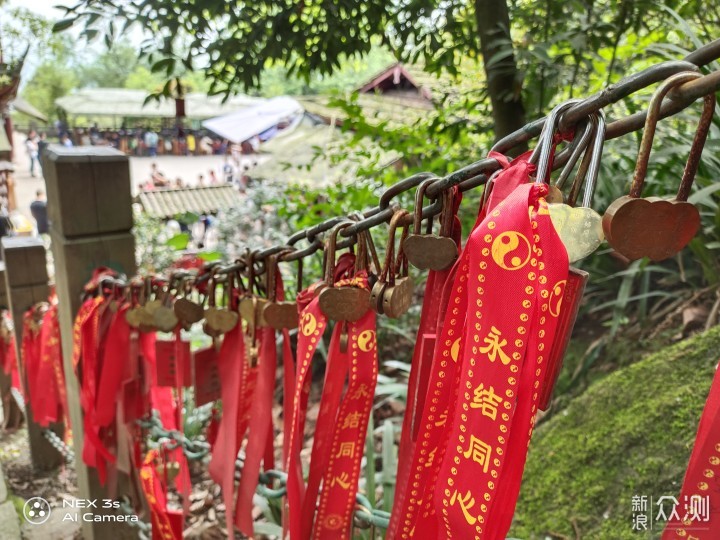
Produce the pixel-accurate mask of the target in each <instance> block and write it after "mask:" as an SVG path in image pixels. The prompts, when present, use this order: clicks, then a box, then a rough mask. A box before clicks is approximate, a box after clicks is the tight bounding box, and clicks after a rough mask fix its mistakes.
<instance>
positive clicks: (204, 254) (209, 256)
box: [198, 251, 222, 262]
mask: <svg viewBox="0 0 720 540" xmlns="http://www.w3.org/2000/svg"><path fill="white" fill-rule="evenodd" d="M198 257H200V258H201V259H202V260H203V261H206V262H213V261H219V260H220V259H222V253H220V252H219V251H201V252H200V253H198Z"/></svg>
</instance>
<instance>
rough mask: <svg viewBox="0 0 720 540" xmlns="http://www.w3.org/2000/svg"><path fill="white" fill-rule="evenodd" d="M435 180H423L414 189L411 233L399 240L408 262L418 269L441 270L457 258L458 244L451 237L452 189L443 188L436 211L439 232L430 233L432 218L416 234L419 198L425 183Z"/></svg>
mask: <svg viewBox="0 0 720 540" xmlns="http://www.w3.org/2000/svg"><path fill="white" fill-rule="evenodd" d="M435 181H437V180H436V179H428V180H425V181H423V182H422V183H421V184H420V185H419V186H418V188H417V191H416V192H415V213H414V215H413V232H412V234H409V235H408V236H407V238H406V239H405V241H404V242H403V245H402V248H403V252H404V253H405V256H406V257H407V259H408V261H410V264H412V265H413V266H414V267H415V268H419V269H420V270H435V271H440V270H445V269H446V268H449V267H450V266H452V264H453V263H454V262H455V260H456V259H457V257H458V246H457V244H456V243H455V241H454V240H453V239H452V238H451V235H452V228H453V219H454V216H453V204H454V200H453V192H452V190H445V191H443V195H442V198H441V199H440V200H439V201H438V202H440V203H441V210H440V231H439V234H432V218H431V219H430V220H428V226H427V228H428V230H427V233H426V234H421V233H420V225H421V222H422V218H423V214H425V212H426V211H427V210H430V209H425V208H423V199H424V197H425V191H426V190H427V188H428V186H430V185H431V184H432V183H433V182H435Z"/></svg>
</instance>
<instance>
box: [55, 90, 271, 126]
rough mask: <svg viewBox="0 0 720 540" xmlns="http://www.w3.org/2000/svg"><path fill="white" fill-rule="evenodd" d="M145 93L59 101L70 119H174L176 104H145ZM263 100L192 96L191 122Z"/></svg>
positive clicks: (188, 99) (87, 93)
mask: <svg viewBox="0 0 720 540" xmlns="http://www.w3.org/2000/svg"><path fill="white" fill-rule="evenodd" d="M147 96H148V93H147V92H146V91H144V90H128V89H124V88H84V89H82V90H78V91H76V92H74V93H72V94H70V95H68V96H63V97H61V98H58V99H56V100H55V104H56V105H57V106H58V107H59V108H60V109H62V110H64V111H65V112H66V113H67V114H68V115H83V116H106V117H107V116H121V117H135V118H174V117H175V100H173V99H161V101H155V100H153V101H150V102H148V103H145V99H146V98H147ZM262 101H263V99H262V98H255V97H250V96H244V95H240V96H234V97H231V98H230V99H228V100H227V102H225V103H223V102H222V96H207V95H205V94H198V93H190V94H187V95H186V96H185V114H186V116H187V118H190V119H198V120H203V119H206V118H212V117H214V116H220V115H223V114H227V113H230V112H234V111H238V110H241V109H244V108H246V107H251V106H253V105H257V104H258V103H260V102H262Z"/></svg>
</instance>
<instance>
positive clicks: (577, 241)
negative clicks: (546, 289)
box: [531, 100, 605, 263]
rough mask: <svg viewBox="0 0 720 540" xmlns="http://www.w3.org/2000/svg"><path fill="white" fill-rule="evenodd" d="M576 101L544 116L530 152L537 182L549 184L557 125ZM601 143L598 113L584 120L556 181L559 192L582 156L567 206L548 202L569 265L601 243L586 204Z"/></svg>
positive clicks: (593, 215) (602, 133) (596, 220)
mask: <svg viewBox="0 0 720 540" xmlns="http://www.w3.org/2000/svg"><path fill="white" fill-rule="evenodd" d="M577 101H578V100H570V101H566V102H564V103H562V104H560V105H558V106H557V107H555V108H554V109H553V110H552V111H551V113H550V114H549V115H548V118H547V120H546V122H545V125H544V126H543V131H542V134H541V136H540V142H539V144H538V148H539V151H538V148H536V149H535V151H534V152H533V157H534V156H536V155H538V156H539V157H538V166H537V173H536V181H537V182H545V181H549V178H550V171H551V169H552V165H551V162H552V156H553V150H554V146H555V142H554V138H555V131H556V129H557V125H558V123H559V119H560V115H561V114H562V113H563V112H564V111H565V110H566V109H568V108H570V107H571V106H572V105H574V104H576V103H577ZM591 140H592V150H591V151H588V149H587V147H588V145H589V143H590V141H591ZM604 141H605V122H604V118H603V117H602V112H599V113H595V114H593V115H592V116H591V117H589V118H588V121H587V124H586V125H585V129H584V131H583V133H582V134H581V135H580V139H579V140H578V141H577V145H576V146H575V148H573V150H572V152H571V154H570V157H569V159H568V162H567V164H566V166H565V168H564V169H563V171H562V172H561V174H560V176H559V178H558V181H557V187H558V189H560V187H561V186H562V185H563V184H564V183H565V180H566V179H567V177H568V176H569V174H570V173H571V172H572V170H573V168H574V166H575V164H576V163H577V161H578V159H579V158H580V156H581V155H582V156H583V160H582V163H581V165H580V167H579V169H578V172H577V174H576V175H575V181H574V182H573V185H572V188H571V190H570V194H569V195H568V203H569V204H565V203H564V202H562V199H560V202H556V203H552V202H550V201H548V203H549V204H548V209H549V211H550V216H551V218H552V222H553V225H554V226H555V230H556V232H557V234H558V236H559V237H560V239H561V241H562V242H563V245H564V246H565V249H566V250H567V254H568V259H569V261H570V262H571V263H572V262H574V261H578V260H580V259H582V258H584V257H587V256H588V255H590V254H591V253H593V252H594V251H595V250H596V249H597V248H598V247H599V246H600V244H601V243H602V241H603V233H602V226H601V217H600V215H599V214H598V213H597V212H595V211H594V210H593V209H592V208H590V202H591V200H592V195H593V191H594V188H595V182H596V180H597V173H598V169H599V165H600V157H601V156H602V149H603V143H604ZM533 157H531V160H532V159H533ZM585 178H587V180H586V185H585V195H584V197H583V206H581V207H578V208H576V207H574V206H575V202H576V199H577V194H578V190H579V188H580V186H581V185H582V183H583V180H584V179H585ZM549 194H550V193H549ZM554 200H557V197H554Z"/></svg>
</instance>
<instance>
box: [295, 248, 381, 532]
mask: <svg viewBox="0 0 720 540" xmlns="http://www.w3.org/2000/svg"><path fill="white" fill-rule="evenodd" d="M353 261H354V257H353V256H352V255H349V254H346V255H343V256H342V257H341V258H340V259H339V260H338V263H339V264H338V265H336V270H337V271H338V274H336V278H337V277H339V274H343V273H345V272H346V271H347V270H349V268H351V267H352V265H353ZM344 285H347V286H360V287H366V288H367V286H368V285H367V276H366V274H365V273H364V272H360V273H359V274H358V275H357V276H355V277H354V278H348V279H345V280H340V281H338V282H336V284H335V286H338V287H342V286H344ZM298 308H299V309H300V324H299V332H298V347H297V373H296V380H295V390H294V396H293V408H292V415H291V420H290V426H291V428H290V431H289V433H288V434H287V436H288V437H289V440H288V446H287V448H288V450H287V452H288V458H287V460H286V468H287V471H288V482H287V491H288V505H289V525H288V529H289V533H290V538H306V539H307V538H310V537H311V536H312V537H313V538H349V535H350V527H351V524H352V514H353V510H354V507H355V493H356V491H357V484H358V480H359V476H360V463H361V460H362V455H363V450H364V440H365V436H366V434H367V427H368V421H369V415H370V412H371V410H372V402H373V397H374V393H375V383H376V381H377V346H376V334H375V313H374V312H372V311H370V310H368V311H367V312H366V313H365V315H363V317H362V318H361V319H360V320H358V321H356V322H352V323H343V322H338V323H337V324H336V325H335V328H334V330H333V333H332V337H331V339H330V346H329V349H328V359H327V365H326V368H325V382H324V385H323V392H322V396H321V400H320V409H319V413H318V418H317V423H316V426H315V434H314V437H313V447H312V451H311V458H310V472H309V475H308V483H307V486H306V485H305V483H304V482H303V478H302V468H301V462H300V451H301V449H302V446H303V440H304V431H305V429H304V428H305V418H306V414H307V405H308V396H309V393H310V386H311V383H312V379H311V375H312V358H313V356H314V354H315V350H316V349H317V346H318V344H319V342H320V340H321V339H322V336H323V333H324V331H325V328H326V327H327V319H326V317H325V315H324V314H323V313H322V311H321V310H320V306H319V300H318V298H317V297H315V291H314V287H311V288H310V289H308V290H306V291H303V293H302V294H300V295H299V296H298ZM343 330H345V331H346V332H347V348H346V350H344V351H343V350H342V348H341V334H342V333H343ZM346 379H347V381H348V384H347V388H346V389H345V381H346ZM343 390H345V394H344V396H343ZM321 483H322V490H320V486H321ZM318 494H319V495H320V497H319V501H318ZM316 508H317V518H315V514H316ZM313 523H314V525H315V526H314V532H313Z"/></svg>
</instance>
